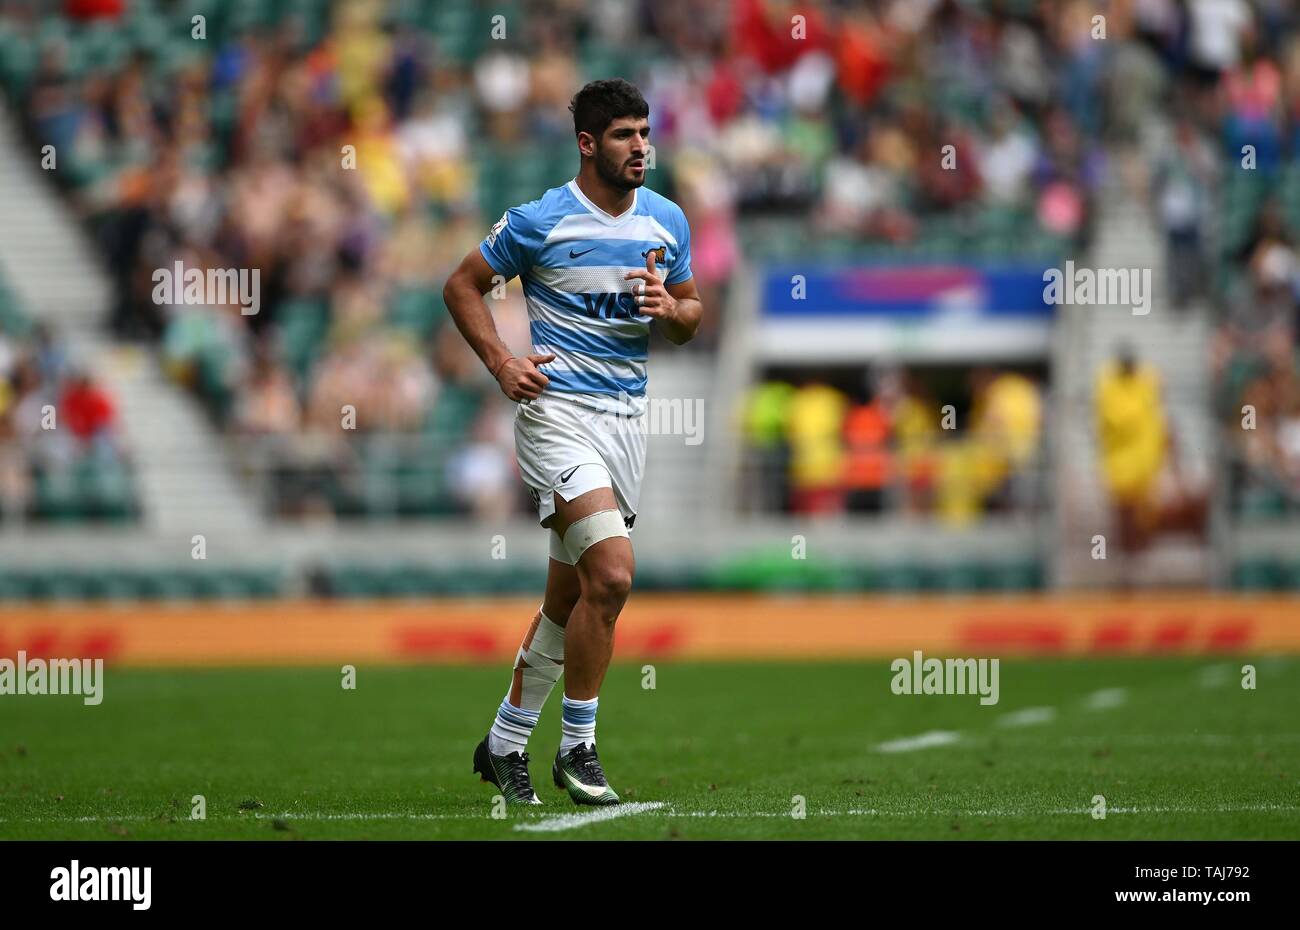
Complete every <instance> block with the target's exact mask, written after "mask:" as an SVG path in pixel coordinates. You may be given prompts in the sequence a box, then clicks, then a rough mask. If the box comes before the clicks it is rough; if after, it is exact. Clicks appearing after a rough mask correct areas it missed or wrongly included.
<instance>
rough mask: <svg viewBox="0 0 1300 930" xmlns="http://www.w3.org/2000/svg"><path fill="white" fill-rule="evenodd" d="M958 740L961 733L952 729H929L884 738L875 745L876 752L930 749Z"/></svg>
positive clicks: (948, 744)
mask: <svg viewBox="0 0 1300 930" xmlns="http://www.w3.org/2000/svg"><path fill="white" fill-rule="evenodd" d="M960 740H961V734H960V733H957V732H955V731H953V730H930V731H928V732H925V733H922V734H920V735H919V736H904V737H902V738H901V739H891V740H886V741H885V742H883V743H880V744H879V745H877V746H876V752H912V751H914V750H917V749H932V748H934V747H935V746H951V745H952V744H953V743H956V742H959V741H960Z"/></svg>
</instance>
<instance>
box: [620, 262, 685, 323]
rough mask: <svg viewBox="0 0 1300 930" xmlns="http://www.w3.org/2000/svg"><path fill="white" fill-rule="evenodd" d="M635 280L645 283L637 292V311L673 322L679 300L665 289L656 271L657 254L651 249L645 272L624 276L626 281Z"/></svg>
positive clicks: (630, 273)
mask: <svg viewBox="0 0 1300 930" xmlns="http://www.w3.org/2000/svg"><path fill="white" fill-rule="evenodd" d="M633 278H637V279H640V280H641V281H642V282H643V283H642V284H641V285H639V286H638V289H637V290H636V303H637V309H638V310H640V311H641V312H642V313H643V314H645V315H646V316H651V317H655V318H656V319H661V320H671V319H673V317H674V316H675V315H676V313H677V300H676V298H674V297H673V295H672V294H669V293H668V290H667V289H666V288H665V287H664V282H663V280H662V279H661V278H660V277H659V272H658V271H657V270H656V269H655V253H654V250H653V249H651V250H650V251H649V252H647V253H646V257H645V271H629V272H628V273H627V274H625V275H623V280H624V281H631V280H632V279H633Z"/></svg>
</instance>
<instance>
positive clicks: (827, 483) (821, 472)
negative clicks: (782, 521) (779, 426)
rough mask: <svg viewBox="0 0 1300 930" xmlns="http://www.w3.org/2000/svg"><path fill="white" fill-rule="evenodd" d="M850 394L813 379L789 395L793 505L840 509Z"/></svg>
mask: <svg viewBox="0 0 1300 930" xmlns="http://www.w3.org/2000/svg"><path fill="white" fill-rule="evenodd" d="M847 408H848V399H847V398H846V397H845V396H844V394H843V393H841V392H840V391H838V390H836V389H835V388H833V387H830V386H829V385H826V384H820V383H817V382H816V381H813V382H810V383H808V384H805V385H804V386H803V387H801V388H799V389H798V390H796V391H795V392H794V395H793V396H792V397H791V398H790V405H789V409H788V411H787V414H786V425H785V430H786V437H787V439H788V441H789V443H790V484H791V510H793V512H794V513H800V514H832V513H838V512H840V511H842V510H843V509H844V485H843V476H844V441H843V432H844V416H845V413H846V412H847Z"/></svg>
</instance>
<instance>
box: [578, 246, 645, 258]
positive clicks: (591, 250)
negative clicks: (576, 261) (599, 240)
mask: <svg viewBox="0 0 1300 930" xmlns="http://www.w3.org/2000/svg"><path fill="white" fill-rule="evenodd" d="M594 251H596V247H595V246H594V245H593V246H592V247H591V248H589V249H583V250H582V251H581V252H575V251H573V249H569V258H581V257H582V256H583V255H586V254H587V253H588V252H594ZM643 257H644V256H643Z"/></svg>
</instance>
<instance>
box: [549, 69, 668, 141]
mask: <svg viewBox="0 0 1300 930" xmlns="http://www.w3.org/2000/svg"><path fill="white" fill-rule="evenodd" d="M569 110H570V111H571V112H572V113H573V134H574V135H577V134H578V133H580V132H588V133H591V135H593V136H595V137H596V138H597V139H599V138H600V136H601V134H602V133H603V132H604V131H605V130H606V129H608V128H609V124H610V123H612V122H614V120H616V119H619V118H621V117H624V116H631V117H641V116H649V115H650V106H649V104H647V103H646V102H645V98H644V97H642V96H641V91H639V90H637V89H636V87H635V86H634V85H632V84H629V83H628V82H627V81H625V80H623V79H622V78H610V79H608V80H604V81H592V82H591V83H590V84H588V85H587V86H586V87H584V88H583V89H582V90H580V91H578V92H577V93H576V94H574V95H573V100H572V102H571V103H570V104H569Z"/></svg>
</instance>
